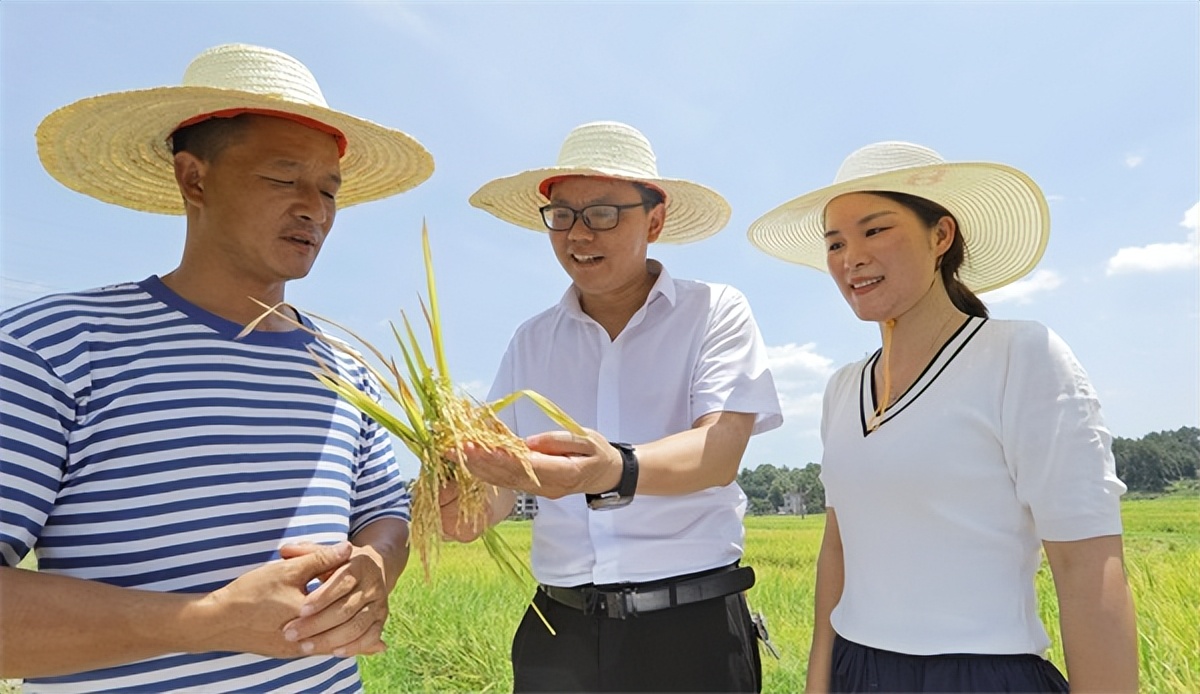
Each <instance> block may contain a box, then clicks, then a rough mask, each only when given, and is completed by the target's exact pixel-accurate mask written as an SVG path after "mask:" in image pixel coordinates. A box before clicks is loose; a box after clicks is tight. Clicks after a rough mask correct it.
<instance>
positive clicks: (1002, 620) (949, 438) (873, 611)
mask: <svg viewBox="0 0 1200 694" xmlns="http://www.w3.org/2000/svg"><path fill="white" fill-rule="evenodd" d="M877 359H879V352H876V353H875V354H874V355H872V356H871V357H869V358H867V359H865V360H863V361H860V362H858V363H855V364H850V365H849V366H846V367H843V368H842V369H840V370H839V371H838V372H837V373H836V374H834V376H833V378H832V379H830V382H829V384H828V386H827V388H826V391H825V403H824V416H823V420H822V438H823V441H824V445H825V451H824V457H823V460H822V472H821V479H822V480H823V482H824V483H825V496H826V504H827V506H829V507H831V508H834V509H835V511H836V513H837V519H838V528H839V530H840V532H841V539H842V546H843V550H844V558H845V587H844V589H843V592H842V598H841V600H840V602H839V603H838V605H837V606H836V607H835V608H834V610H833V614H832V618H831V619H832V623H833V627H834V629H835V630H836V631H837V632H838V633H839V634H841V635H842V636H844V637H845V638H847V639H849V640H851V641H854V642H857V643H861V644H864V645H867V646H872V647H875V648H882V649H885V650H890V651H896V652H900V653H908V654H913V655H933V654H939V653H1034V654H1039V655H1040V654H1042V653H1043V652H1044V651H1045V650H1046V648H1047V647H1048V646H1049V639H1048V638H1047V636H1046V631H1045V629H1044V627H1043V626H1042V623H1041V622H1040V620H1039V618H1038V608H1037V596H1036V594H1035V592H1034V574H1035V572H1036V571H1037V569H1038V566H1039V565H1040V561H1041V557H1040V549H1041V541H1042V540H1051V541H1069V540H1080V539H1085V538H1090V537H1099V536H1103V535H1116V534H1120V532H1121V509H1120V496H1121V494H1122V493H1124V491H1125V485H1124V484H1122V483H1121V481H1120V480H1119V479H1117V476H1116V466H1115V463H1114V460H1113V456H1112V452H1111V436H1110V434H1109V432H1108V430H1107V429H1106V428H1105V426H1104V422H1103V420H1102V419H1101V416H1100V405H1099V402H1098V401H1097V398H1096V393H1095V391H1094V390H1093V388H1092V386H1091V384H1090V383H1089V382H1088V378H1087V374H1086V373H1084V370H1083V368H1082V367H1081V366H1080V365H1079V363H1078V361H1076V359H1075V356H1074V355H1073V354H1072V353H1071V350H1070V348H1069V347H1067V345H1066V343H1064V342H1063V341H1062V339H1061V338H1059V337H1058V336H1057V335H1056V334H1054V332H1052V331H1051V330H1049V329H1048V328H1046V327H1045V326H1042V325H1040V324H1038V323H1034V322H1027V321H997V320H985V319H982V318H970V319H968V320H967V321H966V322H965V323H964V324H963V326H962V327H961V328H960V329H959V330H958V332H956V333H955V334H954V336H952V337H951V338H950V340H949V341H948V342H947V343H946V345H945V346H944V347H943V348H942V349H941V351H940V352H939V353H938V354H937V355H936V356H935V357H934V359H933V361H932V362H931V363H930V365H929V367H928V368H927V369H926V370H925V372H924V373H923V374H922V375H921V376H920V378H918V380H917V381H916V383H914V384H913V385H912V387H910V388H909V389H908V391H907V392H905V393H904V394H903V395H902V396H901V397H900V399H899V400H897V401H896V403H894V404H893V405H892V407H891V408H890V409H889V410H888V411H887V413H886V414H885V416H884V419H883V423H882V425H881V426H879V427H878V428H877V429H875V430H874V431H872V432H869V433H868V431H867V422H868V420H869V419H870V417H871V414H872V413H873V412H874V410H875V393H874V391H873V385H872V379H871V373H872V367H873V366H874V364H875V361H876V360H877Z"/></svg>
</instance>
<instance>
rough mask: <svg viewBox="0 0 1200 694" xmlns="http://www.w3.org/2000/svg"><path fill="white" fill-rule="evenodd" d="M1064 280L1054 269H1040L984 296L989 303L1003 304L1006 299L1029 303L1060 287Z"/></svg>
mask: <svg viewBox="0 0 1200 694" xmlns="http://www.w3.org/2000/svg"><path fill="white" fill-rule="evenodd" d="M1064 281H1065V280H1064V279H1063V278H1062V275H1060V274H1058V273H1057V272H1055V271H1053V270H1038V271H1037V272H1035V273H1033V274H1032V275H1030V276H1029V277H1027V278H1025V279H1023V280H1020V281H1019V282H1013V283H1012V284H1010V285H1008V286H1006V287H1000V288H999V289H997V290H995V291H991V292H987V293H986V294H984V295H983V297H982V298H983V300H984V301H986V302H987V303H989V304H1002V303H1004V302H1006V301H1015V302H1017V303H1019V304H1028V303H1031V302H1032V301H1033V299H1034V297H1035V296H1037V295H1038V294H1041V293H1043V292H1049V291H1053V290H1055V289H1058V288H1059V287H1061V286H1062V284H1063V282H1064Z"/></svg>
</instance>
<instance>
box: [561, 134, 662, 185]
mask: <svg viewBox="0 0 1200 694" xmlns="http://www.w3.org/2000/svg"><path fill="white" fill-rule="evenodd" d="M557 166H559V167H562V168H570V169H598V170H601V171H610V172H613V173H618V174H620V175H622V176H628V177H630V178H658V177H659V176H658V163H657V160H656V158H655V156H654V150H653V149H651V147H650V141H649V140H647V139H646V136H645V135H643V134H642V133H641V132H639V131H638V130H637V129H636V128H634V127H632V126H629V125H626V124H624V123H617V122H614V121H598V122H595V123H585V124H584V125H581V126H579V127H577V128H575V129H573V130H572V131H571V132H570V133H568V134H567V139H566V140H564V141H563V145H562V149H560V150H559V152H558V164H557Z"/></svg>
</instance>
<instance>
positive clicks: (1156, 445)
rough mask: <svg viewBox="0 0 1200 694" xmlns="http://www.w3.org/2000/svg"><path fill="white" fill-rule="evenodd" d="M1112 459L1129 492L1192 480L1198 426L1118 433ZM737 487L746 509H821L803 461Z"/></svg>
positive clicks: (817, 477)
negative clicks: (1133, 436) (1132, 436)
mask: <svg viewBox="0 0 1200 694" xmlns="http://www.w3.org/2000/svg"><path fill="white" fill-rule="evenodd" d="M1112 450H1113V457H1114V458H1116V461H1117V476H1118V477H1120V478H1121V481H1123V482H1124V483H1125V485H1126V486H1127V487H1129V491H1133V492H1151V493H1155V492H1162V491H1164V490H1166V489H1167V488H1168V487H1170V486H1171V485H1172V484H1173V483H1175V482H1177V481H1179V480H1194V479H1196V472H1197V469H1200V429H1198V428H1196V427H1180V428H1179V429H1177V430H1175V431H1156V432H1154V433H1151V434H1146V435H1145V436H1143V437H1141V438H1139V439H1126V438H1121V437H1120V436H1118V437H1116V438H1114V439H1113V443H1112ZM737 481H738V485H739V486H740V487H741V488H742V491H744V492H745V493H746V497H747V499H748V500H749V505H748V507H747V509H746V510H747V513H750V514H751V515H764V514H773V513H779V512H780V511H781V510H784V509H788V510H789V512H790V510H791V509H792V508H794V506H795V504H788V503H787V502H788V498H789V495H791V498H792V499H793V500H799V501H802V502H803V509H804V511H805V512H807V513H822V512H824V511H825V485H823V484H821V466H820V464H818V463H809V464H807V465H805V466H804V467H802V468H788V467H776V466H774V465H771V464H770V463H764V464H762V465H759V466H758V467H756V468H753V469H748V468H743V469H742V471H741V472H739V473H738V478H737Z"/></svg>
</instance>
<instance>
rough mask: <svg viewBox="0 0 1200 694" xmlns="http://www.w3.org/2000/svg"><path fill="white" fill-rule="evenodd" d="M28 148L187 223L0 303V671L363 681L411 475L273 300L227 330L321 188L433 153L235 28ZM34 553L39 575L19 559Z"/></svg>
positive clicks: (398, 549) (308, 259) (279, 296)
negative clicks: (55, 284)
mask: <svg viewBox="0 0 1200 694" xmlns="http://www.w3.org/2000/svg"><path fill="white" fill-rule="evenodd" d="M106 126H107V127H108V128H110V129H109V130H107V131H106V130H105V129H104V128H105V127H106ZM100 133H104V134H103V135H100ZM110 134H111V136H110ZM164 135H165V137H164ZM97 143H98V144H97ZM38 144H39V150H40V152H39V153H40V155H41V157H42V161H43V163H44V164H45V166H46V168H47V170H48V171H49V172H50V173H51V174H52V175H54V176H55V177H56V178H58V179H59V180H60V181H62V182H63V183H64V184H66V185H67V186H69V187H71V188H73V189H75V190H79V191H81V192H84V193H87V194H90V195H93V196H94V197H97V198H100V199H102V200H105V201H108V202H115V203H118V204H122V205H124V206H127V207H131V208H133V209H138V210H149V211H155V212H175V213H180V212H182V213H183V214H185V215H186V220H187V236H186V241H185V245H184V251H183V257H182V260H181V262H180V264H179V266H178V267H177V268H175V269H174V270H173V271H172V272H169V273H167V274H165V275H163V276H161V277H158V276H152V277H150V278H148V279H145V280H143V281H141V282H129V283H124V284H118V285H113V286H109V287H104V288H102V289H95V290H90V291H84V292H79V293H74V294H60V295H54V296H48V297H44V298H42V299H39V300H36V301H33V302H31V303H29V304H25V305H23V306H18V307H16V308H13V309H10V310H8V311H6V312H4V313H3V314H0V444H2V446H0V450H2V456H0V560H2V563H0V676H3V677H20V678H24V679H25V686H26V688H27V689H28V690H31V691H46V692H55V691H78V690H89V691H95V690H108V689H116V690H122V691H166V690H179V689H197V690H203V691H229V690H251V691H358V690H361V686H362V685H361V681H360V679H359V675H358V669H357V664H356V660H355V658H354V656H357V655H362V654H372V653H378V652H380V651H382V650H384V648H386V646H385V644H384V643H383V641H382V640H381V637H382V631H383V625H384V622H385V621H386V619H387V616H388V603H387V599H388V593H389V592H390V590H391V589H392V587H393V586H394V585H395V582H396V579H397V578H398V576H399V574H400V573H401V572H402V571H403V569H404V566H405V564H406V562H407V559H408V548H407V540H408V495H407V492H406V491H405V487H404V484H403V481H402V480H401V479H400V476H399V470H398V468H397V465H396V462H395V458H394V455H393V451H392V446H391V440H390V438H389V435H388V433H387V432H386V431H385V430H383V429H382V428H381V427H380V426H379V425H378V424H377V423H376V422H375V421H373V420H372V419H370V418H368V417H366V416H365V415H363V414H362V413H360V412H359V411H358V410H357V409H355V408H354V407H352V406H350V405H349V404H347V403H346V402H344V401H342V400H340V399H339V398H337V397H336V396H335V395H334V394H333V393H332V392H331V391H329V390H328V389H326V388H325V387H324V386H322V385H321V384H320V383H319V382H318V381H317V380H316V379H315V378H314V377H313V372H314V371H316V370H317V369H318V368H319V366H320V363H321V362H323V363H324V364H325V365H327V366H328V367H329V368H332V369H335V370H336V371H337V372H339V373H340V374H341V375H342V376H343V377H344V378H346V379H348V380H349V381H350V382H352V383H355V384H356V385H358V387H359V388H361V389H363V390H364V391H366V392H370V393H375V392H377V385H376V384H375V383H373V381H372V379H371V377H370V376H369V375H368V374H367V373H366V372H365V370H364V369H363V368H362V367H361V366H359V365H357V364H356V363H355V362H354V361H353V360H351V359H349V358H348V357H346V356H345V355H342V354H339V353H337V352H335V351H334V350H332V349H330V348H329V347H328V346H327V345H326V344H325V343H324V342H322V341H321V340H319V339H318V338H316V337H314V336H313V335H312V334H310V333H309V332H307V331H305V330H297V329H295V327H294V324H293V323H292V322H291V321H290V320H288V319H286V318H284V317H281V316H277V315H272V316H270V317H268V318H266V319H265V320H263V321H262V322H261V323H259V324H258V326H257V328H256V329H255V330H254V331H253V332H251V333H249V334H248V335H247V336H246V337H244V338H239V337H238V334H239V333H240V332H241V330H242V326H243V325H245V324H247V323H249V322H251V321H252V320H253V319H255V318H256V317H258V315H259V314H260V313H261V312H262V309H261V308H260V307H259V305H257V304H256V303H254V301H251V300H250V298H248V297H253V298H254V299H257V300H258V301H261V302H263V303H266V304H270V305H274V304H276V303H278V302H281V301H283V299H284V289H285V285H286V283H287V282H289V281H291V280H295V279H299V278H301V277H304V276H305V275H307V274H308V271H309V269H310V268H311V267H312V264H313V262H314V261H315V260H316V257H317V253H318V252H319V250H320V248H321V246H322V244H323V243H324V241H325V239H326V236H327V235H328V233H329V231H330V229H331V227H332V225H333V220H334V215H335V213H336V210H337V208H338V207H341V206H345V205H347V204H354V203H357V202H364V201H367V200H372V199H376V198H380V197H384V196H386V195H392V194H395V193H399V192H402V191H403V190H407V189H409V188H411V187H413V186H415V185H417V184H419V183H420V182H421V181H423V180H425V179H426V178H428V176H429V174H430V172H431V171H432V159H431V158H430V157H429V154H428V153H427V152H426V151H425V150H424V148H423V147H421V145H420V144H419V143H417V142H416V141H415V140H413V139H412V138H411V137H409V136H407V135H405V134H404V133H401V132H399V131H395V130H390V129H387V128H383V127H381V126H378V125H375V124H373V123H370V122H368V121H362V120H360V119H356V118H354V117H352V116H348V115H346V114H343V113H340V112H338V111H334V110H332V109H329V108H328V107H327V106H326V105H325V103H324V99H323V97H322V96H321V94H320V90H319V88H318V87H317V85H316V82H315V80H314V79H313V78H312V75H311V74H310V73H309V72H308V70H307V69H306V68H305V67H304V66H303V65H301V64H300V63H299V62H298V61H296V60H295V59H293V58H291V57H290V56H286V55H284V54H282V53H278V52H277V51H272V50H269V49H264V48H259V47H255V46H244V45H231V46H220V47H217V48H214V49H210V50H208V51H206V52H205V53H203V54H201V56H199V57H198V58H196V60H195V61H193V63H192V65H191V66H189V68H188V71H187V73H186V74H185V77H184V86H183V87H162V88H158V89H151V90H141V91H138V92H123V93H118V94H110V95H105V96H101V97H96V98H94V99H89V100H85V101H84V102H78V103H76V104H73V105H71V106H68V107H65V108H64V109H60V110H59V111H56V112H55V113H54V114H51V116H49V117H48V118H47V119H46V120H45V121H43V123H42V125H41V126H40V127H39V131H38ZM92 145H96V146H97V148H96V149H92V150H89V149H88V148H89V147H90V146H92ZM146 152H150V153H151V156H145V153H146ZM346 152H350V153H351V154H353V155H354V156H351V157H343V155H344V154H345V153H346ZM135 154H137V156H134V155H135ZM106 157H107V159H106ZM288 310H289V311H290V309H288ZM291 318H292V319H295V320H300V321H304V322H305V323H306V325H307V326H308V327H309V328H310V329H312V330H316V328H315V326H312V325H311V324H309V323H307V321H305V320H304V319H303V318H301V317H300V316H299V315H298V314H293V315H292V316H291ZM31 549H32V550H33V551H34V552H35V553H36V555H37V559H38V571H29V570H25V569H19V568H16V567H17V564H18V563H19V562H21V561H22V559H23V558H24V557H25V556H26V555H27V554H28V553H29V551H30V550H31ZM317 583H319V587H315V589H313V588H314V586H316V584H317Z"/></svg>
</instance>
